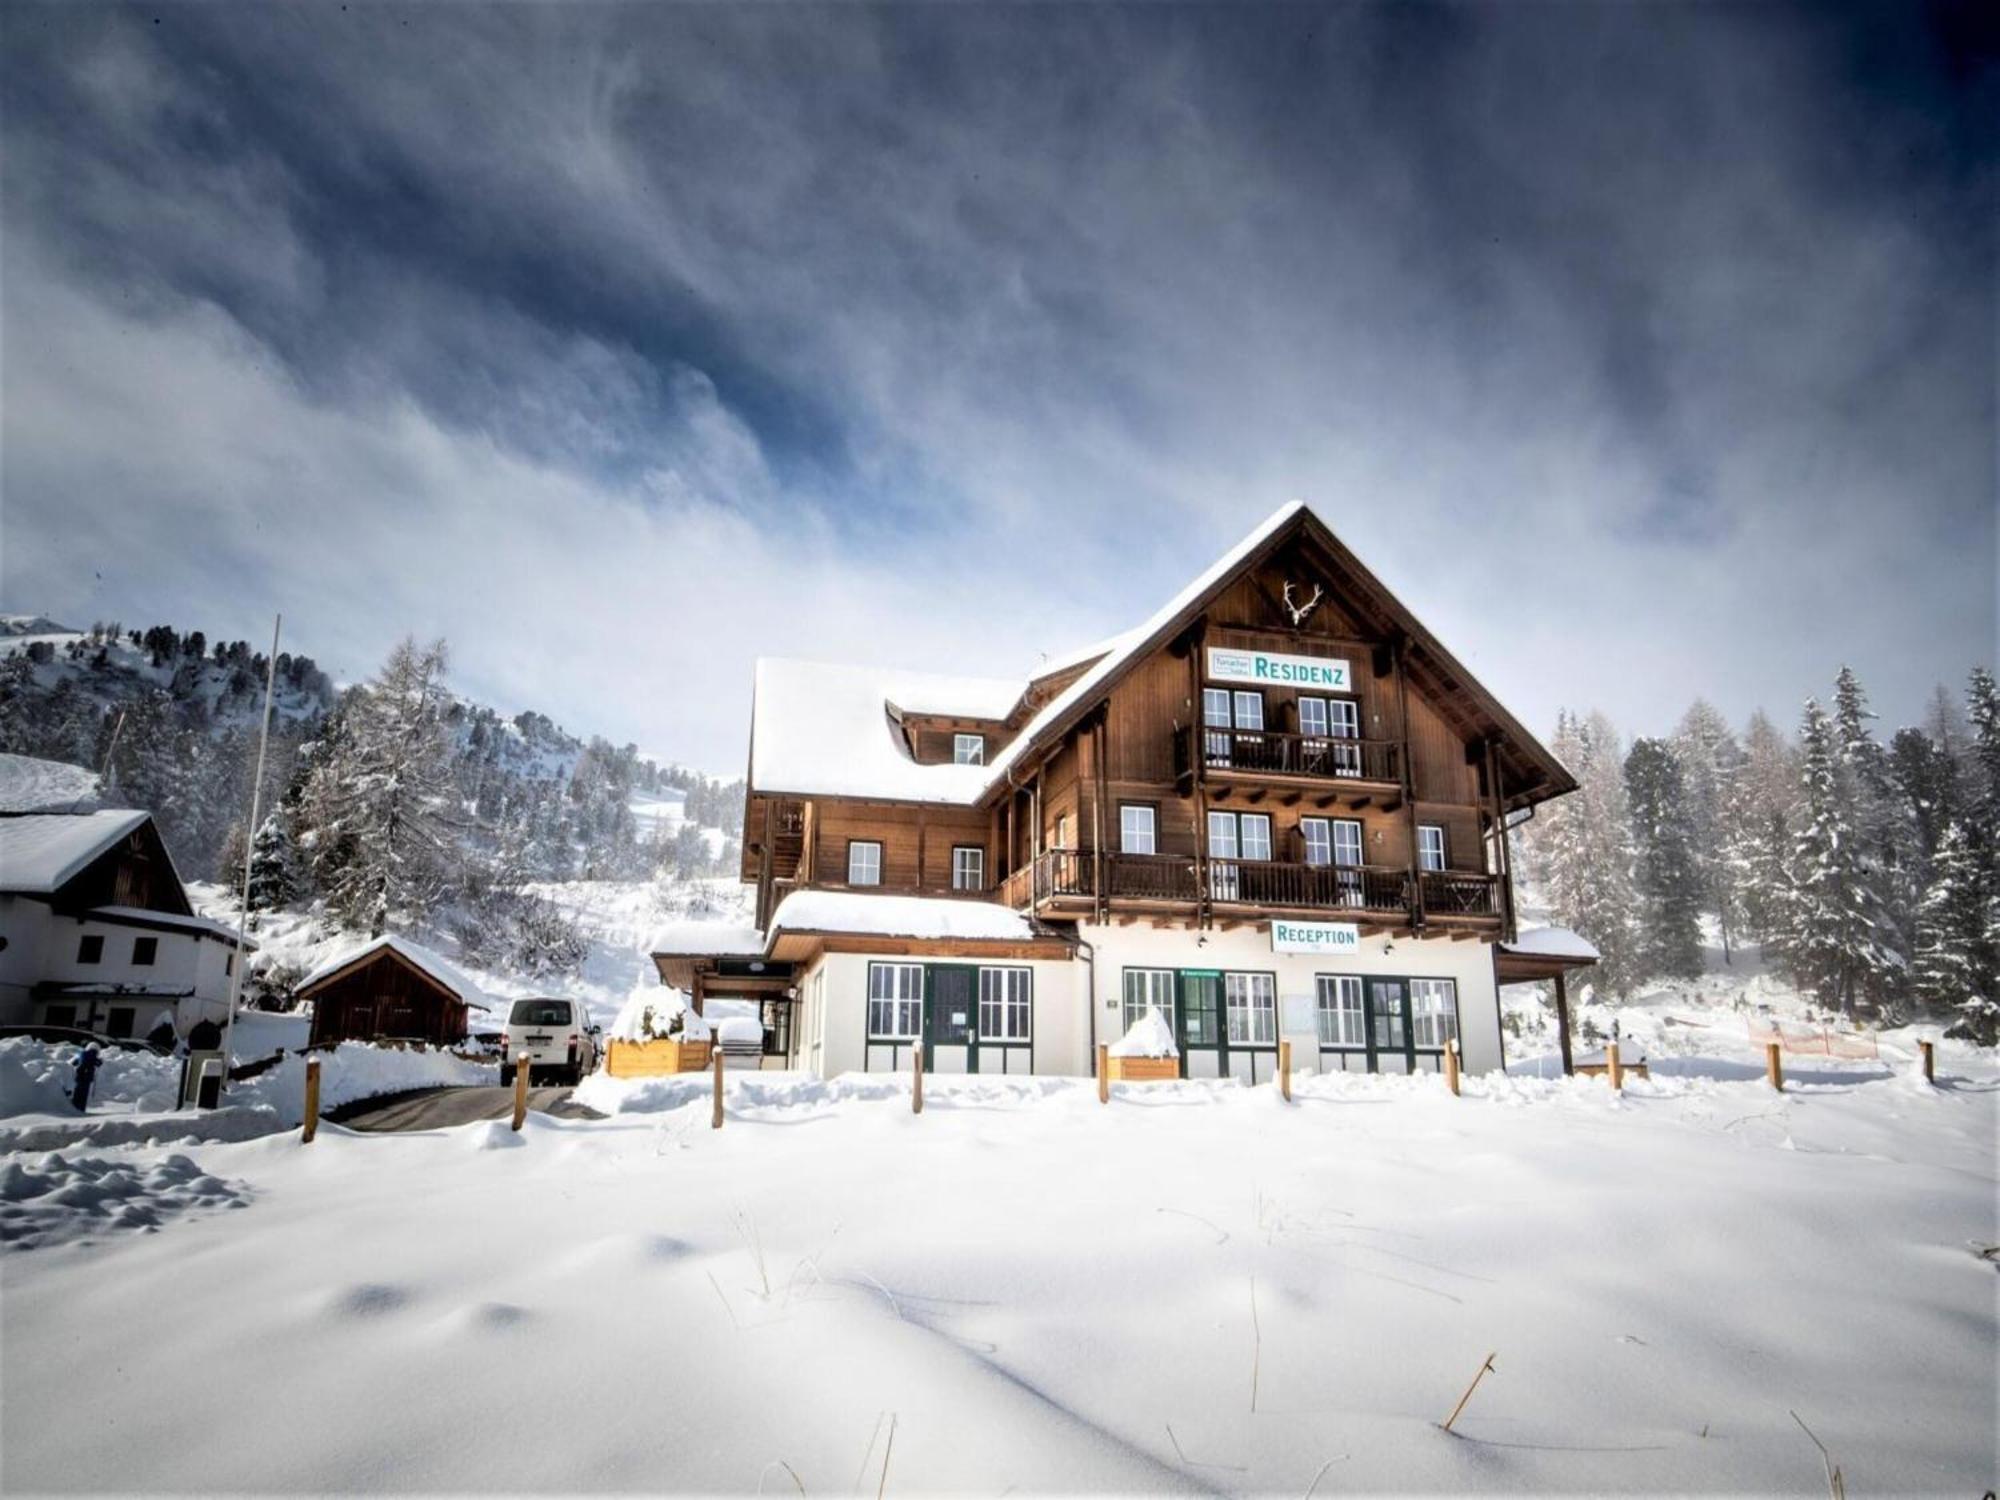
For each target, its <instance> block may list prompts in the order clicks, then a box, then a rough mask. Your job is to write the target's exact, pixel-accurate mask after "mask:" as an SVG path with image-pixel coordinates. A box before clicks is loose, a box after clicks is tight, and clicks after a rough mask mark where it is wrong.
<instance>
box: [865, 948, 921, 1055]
mask: <svg viewBox="0 0 2000 1500" xmlns="http://www.w3.org/2000/svg"><path fill="white" fill-rule="evenodd" d="M923 1027H924V966H923V965H922V964H870V965H869V966H868V1039H869V1040H870V1041H877V1042H913V1041H915V1040H916V1039H917V1038H918V1037H919V1036H920V1035H922V1034H923Z"/></svg>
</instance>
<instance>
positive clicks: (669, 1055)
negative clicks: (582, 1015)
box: [604, 1037, 709, 1078]
mask: <svg viewBox="0 0 2000 1500" xmlns="http://www.w3.org/2000/svg"><path fill="white" fill-rule="evenodd" d="M708 1049H709V1043H707V1042H680V1041H674V1040H672V1039H671V1038H669V1039H667V1040H663V1041H651V1042H622V1041H620V1040H618V1039H617V1038H616V1037H613V1038H612V1039H611V1050H610V1051H609V1052H608V1053H606V1054H605V1058H604V1071H605V1072H607V1073H609V1074H610V1075H611V1076H612V1077H613V1078H658V1077H660V1076H662V1075H663V1074H667V1073H699V1072H701V1070H702V1069H704V1068H706V1067H707V1066H708V1055H709V1054H708Z"/></svg>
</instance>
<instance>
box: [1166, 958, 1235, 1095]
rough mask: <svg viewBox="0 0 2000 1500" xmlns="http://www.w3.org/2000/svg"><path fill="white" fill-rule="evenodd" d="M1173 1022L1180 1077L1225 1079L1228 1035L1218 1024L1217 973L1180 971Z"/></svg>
mask: <svg viewBox="0 0 2000 1500" xmlns="http://www.w3.org/2000/svg"><path fill="white" fill-rule="evenodd" d="M1174 1023H1175V1027H1176V1035H1175V1038H1174V1040H1176V1041H1177V1042H1179V1043H1180V1044H1181V1077H1183V1078H1226V1077H1228V1076H1229V1034H1228V1031H1227V1029H1226V1028H1225V1027H1224V1026H1223V1024H1222V973H1221V971H1220V970H1217V969H1182V970H1181V971H1180V975H1179V993H1178V995H1177V996H1176V1003H1175V1006H1174Z"/></svg>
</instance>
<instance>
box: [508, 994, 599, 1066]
mask: <svg viewBox="0 0 2000 1500" xmlns="http://www.w3.org/2000/svg"><path fill="white" fill-rule="evenodd" d="M599 1030H600V1028H598V1027H596V1026H592V1025H591V1024H590V1018H589V1016H588V1015H587V1014H586V1013H585V1012H584V1009H583V1007H582V1006H581V1005H579V1004H578V1003H577V1002H576V1001H574V1000H557V999H535V1000H516V1001H515V1002H514V1004H513V1007H512V1008H511V1009H510V1010H509V1011H508V1012H507V1052H506V1055H505V1057H504V1058H503V1059H502V1061H501V1063H500V1081H501V1082H502V1083H503V1084H506V1083H512V1082H513V1081H514V1061H515V1059H516V1058H518V1057H519V1056H520V1055H521V1054H522V1053H523V1052H525V1053H527V1054H528V1082H530V1083H533V1082H534V1081H535V1075H536V1074H537V1073H548V1072H554V1073H558V1074H560V1075H561V1077H562V1079H563V1081H564V1082H566V1083H581V1082H582V1081H583V1075H584V1074H586V1073H588V1072H589V1071H590V1070H591V1069H592V1068H594V1067H596V1066H597V1037H598V1032H599Z"/></svg>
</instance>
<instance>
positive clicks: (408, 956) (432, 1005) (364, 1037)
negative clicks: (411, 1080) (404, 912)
mask: <svg viewBox="0 0 2000 1500" xmlns="http://www.w3.org/2000/svg"><path fill="white" fill-rule="evenodd" d="M298 996H299V998H300V999H301V1000H310V1001H311V1002H312V1006H313V1021H312V1040H313V1043H314V1045H318V1044H321V1043H333V1042H345V1041H355V1042H373V1041H384V1040H404V1041H423V1042H436V1043H438V1044H439V1045H447V1046H448V1045H450V1044H453V1043H456V1042H462V1041H464V1040H465V1038H466V1030H467V1025H466V1023H467V1021H468V1020H469V1018H470V1013H471V1012H472V1011H475V1010H480V1011H483V1010H485V1009H487V1006H486V1004H485V1003H484V1002H485V998H486V997H485V995H484V994H483V993H482V992H481V990H480V989H479V987H478V986H477V985H476V984H474V983H473V982H472V981H471V980H470V979H468V978H466V977H465V975H463V974H461V973H460V972H459V971H458V970H457V969H456V968H454V967H453V966H452V965H451V964H449V963H447V962H446V961H445V960H444V959H442V958H440V957H438V955H437V954H435V953H432V952H431V951H430V950H429V949H428V948H425V947H422V946H421V945H419V944H417V943H413V942H410V941H409V940H408V939H407V938H400V937H395V936H393V935H392V936H387V937H380V938H377V939H375V941H373V942H372V943H369V944H368V945H367V946H365V947H363V948H359V949H357V950H355V951H353V952H351V953H348V954H346V955H344V956H342V957H340V958H337V959H335V960H334V961H333V962H331V963H329V964H325V965H323V966H322V967H320V968H319V969H318V970H316V971H315V972H314V973H312V974H310V975H308V976H307V977H306V979H305V981H304V982H303V983H302V984H300V986H299V988H298Z"/></svg>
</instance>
